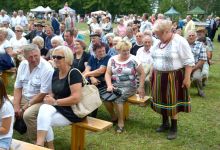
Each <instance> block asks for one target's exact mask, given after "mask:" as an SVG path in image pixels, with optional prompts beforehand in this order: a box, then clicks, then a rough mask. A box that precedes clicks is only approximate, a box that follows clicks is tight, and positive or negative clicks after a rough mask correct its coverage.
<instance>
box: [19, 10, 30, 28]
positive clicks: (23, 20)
mask: <svg viewBox="0 0 220 150" xmlns="http://www.w3.org/2000/svg"><path fill="white" fill-rule="evenodd" d="M17 24H18V25H21V26H22V27H23V28H24V29H26V28H27V26H28V21H27V17H26V16H24V14H23V10H19V11H18V16H17Z"/></svg>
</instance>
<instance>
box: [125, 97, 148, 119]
mask: <svg viewBox="0 0 220 150" xmlns="http://www.w3.org/2000/svg"><path fill="white" fill-rule="evenodd" d="M150 99H151V97H150V96H145V97H144V98H143V99H141V98H140V97H139V96H138V94H135V95H133V96H131V97H129V98H128V100H127V102H125V103H124V120H127V119H128V116H129V104H134V105H139V106H145V105H148V104H149V103H150Z"/></svg>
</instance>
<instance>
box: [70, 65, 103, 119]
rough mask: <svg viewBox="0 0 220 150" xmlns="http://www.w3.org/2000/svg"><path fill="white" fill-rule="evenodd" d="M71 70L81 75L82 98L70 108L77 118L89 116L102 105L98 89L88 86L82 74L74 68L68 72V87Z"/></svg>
mask: <svg viewBox="0 0 220 150" xmlns="http://www.w3.org/2000/svg"><path fill="white" fill-rule="evenodd" d="M73 70H76V71H78V72H79V73H80V74H81V76H82V79H83V84H84V86H83V87H82V97H81V100H80V102H79V103H77V104H75V105H72V106H71V108H72V110H73V112H74V114H75V115H77V116H78V117H79V118H84V117H86V116H87V115H89V114H90V113H91V112H93V111H94V110H96V109H97V108H98V107H100V106H101V105H102V101H101V99H100V96H99V91H98V88H97V87H96V86H95V85H88V81H87V80H86V79H85V77H84V76H83V75H82V73H81V72H80V71H79V70H78V69H76V68H73V69H71V70H70V72H69V75H68V83H69V85H70V73H71V72H72V71H73Z"/></svg>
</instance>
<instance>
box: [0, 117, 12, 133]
mask: <svg viewBox="0 0 220 150" xmlns="http://www.w3.org/2000/svg"><path fill="white" fill-rule="evenodd" d="M11 118H12V117H7V118H3V119H2V125H1V127H0V135H4V134H7V133H8V131H9V129H10V126H11Z"/></svg>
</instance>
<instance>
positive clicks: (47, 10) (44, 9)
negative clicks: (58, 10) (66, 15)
mask: <svg viewBox="0 0 220 150" xmlns="http://www.w3.org/2000/svg"><path fill="white" fill-rule="evenodd" d="M53 11H54V10H52V9H51V8H50V7H49V6H47V7H46V8H44V7H43V6H38V7H36V8H33V9H31V12H44V13H46V12H53Z"/></svg>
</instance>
